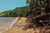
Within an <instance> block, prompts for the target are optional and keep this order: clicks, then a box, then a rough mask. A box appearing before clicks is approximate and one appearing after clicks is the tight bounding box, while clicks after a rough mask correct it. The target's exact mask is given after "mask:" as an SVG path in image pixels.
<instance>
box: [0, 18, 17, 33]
mask: <svg viewBox="0 0 50 33" xmlns="http://www.w3.org/2000/svg"><path fill="white" fill-rule="evenodd" d="M17 20H18V18H15V21H14V22H12V24H11V25H10V27H8V28H6V29H5V30H3V31H1V32H0V33H3V32H5V31H7V30H8V29H10V28H11V27H12V26H13V24H15V23H16V22H17Z"/></svg>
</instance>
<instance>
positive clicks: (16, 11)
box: [0, 6, 30, 17]
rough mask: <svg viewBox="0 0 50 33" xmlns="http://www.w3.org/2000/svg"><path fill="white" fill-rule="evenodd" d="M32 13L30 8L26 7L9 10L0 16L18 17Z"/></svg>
mask: <svg viewBox="0 0 50 33" xmlns="http://www.w3.org/2000/svg"><path fill="white" fill-rule="evenodd" d="M29 11H30V7H29V6H24V7H17V8H15V9H14V10H8V11H5V12H2V13H1V14H0V16H5V17H7V16H8V17H16V16H20V17H22V16H26V14H27V12H29Z"/></svg>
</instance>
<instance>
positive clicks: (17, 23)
mask: <svg viewBox="0 0 50 33" xmlns="http://www.w3.org/2000/svg"><path fill="white" fill-rule="evenodd" d="M17 18H18V20H17V22H16V23H14V24H13V26H12V27H11V28H10V29H8V30H6V31H4V32H3V33H13V32H14V31H18V30H17V29H19V30H20V26H22V25H26V23H25V21H24V20H26V18H25V17H17ZM21 20H22V21H24V23H25V24H21V23H22V22H21ZM23 27H24V26H23ZM23 27H21V28H23ZM16 28H17V29H16ZM12 29H13V30H14V31H13V30H12ZM21 31H22V30H21ZM15 33H16V32H15Z"/></svg>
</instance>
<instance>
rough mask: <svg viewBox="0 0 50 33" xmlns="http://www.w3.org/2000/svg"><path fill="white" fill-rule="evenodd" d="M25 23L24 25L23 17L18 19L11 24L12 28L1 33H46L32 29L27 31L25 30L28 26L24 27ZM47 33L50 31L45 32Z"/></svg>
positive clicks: (24, 19)
mask: <svg viewBox="0 0 50 33" xmlns="http://www.w3.org/2000/svg"><path fill="white" fill-rule="evenodd" d="M26 25H27V23H26V18H25V17H18V21H17V22H16V23H15V24H13V26H12V27H11V28H10V29H8V30H6V31H4V32H3V33H35V32H37V33H39V32H40V31H41V32H42V31H46V30H33V28H31V29H29V28H27V27H28V26H26ZM47 31H48V32H49V31H50V30H47Z"/></svg>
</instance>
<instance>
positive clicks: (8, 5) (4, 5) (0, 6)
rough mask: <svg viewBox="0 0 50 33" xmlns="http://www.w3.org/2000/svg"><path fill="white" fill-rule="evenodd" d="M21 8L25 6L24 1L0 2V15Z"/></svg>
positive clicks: (1, 0)
mask: <svg viewBox="0 0 50 33" xmlns="http://www.w3.org/2000/svg"><path fill="white" fill-rule="evenodd" d="M23 6H26V0H0V13H1V12H4V11H6V10H13V9H15V8H16V7H23Z"/></svg>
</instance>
